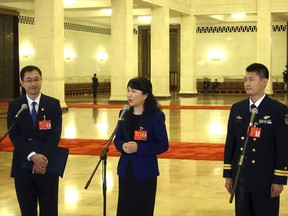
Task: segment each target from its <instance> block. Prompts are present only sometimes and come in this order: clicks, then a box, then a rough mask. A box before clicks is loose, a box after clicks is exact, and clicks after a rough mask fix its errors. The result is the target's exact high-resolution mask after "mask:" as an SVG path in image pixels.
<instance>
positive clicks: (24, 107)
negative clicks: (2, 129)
mask: <svg viewBox="0 0 288 216" xmlns="http://www.w3.org/2000/svg"><path fill="white" fill-rule="evenodd" d="M27 107H28V106H27V105H26V104H22V106H21V109H20V110H19V111H18V113H17V114H16V115H15V117H14V119H13V121H12V123H11V125H10V127H9V128H8V130H7V132H6V133H5V134H4V136H3V137H1V138H0V143H1V142H2V141H3V140H4V139H5V137H6V136H7V135H8V134H9V133H10V131H11V130H12V128H13V127H14V125H15V124H16V122H17V121H18V119H19V116H20V114H21V113H22V111H24V110H25V109H27Z"/></svg>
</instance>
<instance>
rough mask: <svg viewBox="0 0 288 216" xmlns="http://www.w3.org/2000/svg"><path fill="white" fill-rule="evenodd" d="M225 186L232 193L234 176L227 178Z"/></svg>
mask: <svg viewBox="0 0 288 216" xmlns="http://www.w3.org/2000/svg"><path fill="white" fill-rule="evenodd" d="M225 187H226V189H227V191H228V193H229V194H231V193H232V190H233V180H232V178H226V182H225Z"/></svg>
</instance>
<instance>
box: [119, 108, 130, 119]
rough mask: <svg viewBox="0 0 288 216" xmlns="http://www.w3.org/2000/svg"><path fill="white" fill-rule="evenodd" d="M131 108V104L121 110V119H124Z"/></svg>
mask: <svg viewBox="0 0 288 216" xmlns="http://www.w3.org/2000/svg"><path fill="white" fill-rule="evenodd" d="M128 110H129V106H128V105H125V106H124V107H123V109H122V111H121V115H120V116H119V119H118V120H119V121H123V120H124V118H123V117H124V115H125V113H126V112H127V111H128Z"/></svg>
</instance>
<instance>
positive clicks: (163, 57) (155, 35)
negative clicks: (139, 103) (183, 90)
mask: <svg viewBox="0 0 288 216" xmlns="http://www.w3.org/2000/svg"><path fill="white" fill-rule="evenodd" d="M151 15H152V21H151V82H152V84H153V93H154V95H155V96H156V97H170V96H171V95H170V90H169V88H170V83H169V80H170V78H169V1H163V5H162V7H155V8H152V10H151Z"/></svg>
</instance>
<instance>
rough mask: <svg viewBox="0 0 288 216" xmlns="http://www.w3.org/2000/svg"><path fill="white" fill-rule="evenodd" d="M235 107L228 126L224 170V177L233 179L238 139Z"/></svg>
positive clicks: (231, 112) (232, 109)
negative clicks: (236, 135)
mask: <svg viewBox="0 0 288 216" xmlns="http://www.w3.org/2000/svg"><path fill="white" fill-rule="evenodd" d="M234 109H235V108H234V106H232V108H231V111H230V114H229V119H228V125H227V135H226V142H225V149H224V168H223V177H224V178H232V164H233V155H234V151H235V146H236V138H235V132H234V122H235V121H234V118H235V117H234Z"/></svg>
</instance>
